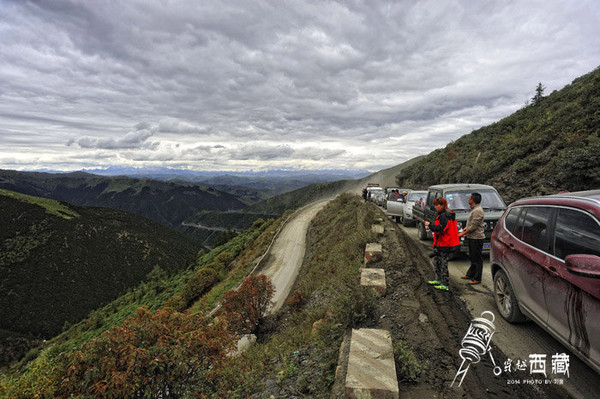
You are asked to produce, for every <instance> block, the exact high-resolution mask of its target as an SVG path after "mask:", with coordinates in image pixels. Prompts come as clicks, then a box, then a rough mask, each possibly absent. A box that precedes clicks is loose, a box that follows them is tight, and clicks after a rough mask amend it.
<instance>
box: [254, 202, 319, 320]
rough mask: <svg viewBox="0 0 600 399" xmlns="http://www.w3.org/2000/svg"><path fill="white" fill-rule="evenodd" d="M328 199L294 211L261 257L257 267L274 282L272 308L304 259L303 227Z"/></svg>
mask: <svg viewBox="0 0 600 399" xmlns="http://www.w3.org/2000/svg"><path fill="white" fill-rule="evenodd" d="M329 201H330V199H326V200H321V201H317V202H313V203H311V204H309V205H307V206H305V207H303V208H301V209H299V210H298V211H296V213H295V214H294V215H293V216H292V218H291V219H290V220H289V221H288V222H287V224H286V225H285V226H284V227H283V229H282V230H281V231H280V232H279V235H278V236H277V238H276V239H275V242H274V243H273V246H272V247H271V250H270V251H269V254H268V255H267V258H266V259H265V266H263V267H262V268H261V270H259V271H257V272H258V273H261V274H265V275H267V277H269V278H270V279H271V281H272V282H273V284H274V285H275V295H274V297H273V302H275V305H274V306H273V308H272V312H276V311H277V310H279V308H281V305H283V302H284V301H285V299H286V298H287V296H288V295H289V293H290V290H291V289H292V286H293V285H294V282H295V281H296V276H297V275H298V271H299V270H300V266H302V261H303V259H304V252H305V250H306V231H307V229H308V225H309V224H310V221H311V220H312V219H313V217H314V216H315V215H316V214H317V213H318V212H319V211H320V210H321V209H323V207H324V206H325V205H326V204H327V203H328V202H329Z"/></svg>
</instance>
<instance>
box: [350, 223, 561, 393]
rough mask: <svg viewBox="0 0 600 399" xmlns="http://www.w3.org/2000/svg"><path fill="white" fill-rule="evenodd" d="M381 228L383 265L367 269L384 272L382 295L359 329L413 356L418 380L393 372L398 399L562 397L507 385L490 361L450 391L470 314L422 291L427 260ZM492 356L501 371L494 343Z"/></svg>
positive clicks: (444, 295)
mask: <svg viewBox="0 0 600 399" xmlns="http://www.w3.org/2000/svg"><path fill="white" fill-rule="evenodd" d="M384 224H385V230H386V231H385V235H384V236H383V237H381V238H380V242H381V243H382V245H383V251H384V252H383V259H382V260H381V261H380V262H378V263H376V264H372V265H369V267H374V268H382V269H385V275H386V283H387V284H386V285H387V293H386V295H385V297H383V298H381V299H380V300H379V301H378V302H377V307H376V311H375V314H374V315H373V316H372V317H371V318H370V319H369V320H368V321H367V322H366V323H365V325H364V326H361V327H365V328H381V329H387V330H390V332H391V335H392V341H393V342H394V345H395V346H396V345H397V344H398V343H399V341H403V342H404V344H405V345H404V346H405V347H407V348H410V349H411V350H412V352H413V353H414V355H415V357H416V363H417V364H418V367H416V368H414V370H417V372H419V371H420V375H418V377H416V378H414V379H415V380H416V381H410V379H411V378H407V376H406V375H407V373H406V371H404V372H402V371H401V370H397V373H398V377H399V384H400V393H401V397H403V398H465V397H467V398H484V397H506V398H508V397H511V398H562V397H566V395H565V394H564V392H563V391H561V390H559V389H557V388H555V387H554V386H542V387H543V389H544V390H543V391H542V390H540V389H541V388H540V387H539V386H535V385H509V384H507V378H506V376H505V375H500V376H499V377H496V376H495V375H494V372H493V368H494V366H493V364H492V361H491V359H490V357H489V355H485V356H482V359H481V362H480V363H477V364H472V365H471V366H470V367H469V370H468V372H467V374H466V377H465V378H464V380H463V381H462V384H461V385H460V386H459V381H460V377H459V378H458V379H457V381H456V382H455V383H454V386H453V387H451V384H452V381H453V380H454V378H455V375H456V373H457V370H458V368H459V367H460V365H461V362H462V359H461V357H460V355H459V349H460V348H461V341H462V339H463V337H464V336H465V334H466V333H467V330H468V328H469V325H470V324H471V317H470V316H469V312H468V311H467V309H466V308H465V306H464V304H463V302H462V301H461V300H460V298H459V297H458V296H456V295H455V294H453V293H452V292H444V291H438V290H435V289H434V288H432V287H430V286H429V285H427V283H426V282H427V280H431V279H433V278H434V274H433V269H432V267H431V263H430V261H429V259H427V258H426V257H424V256H423V255H422V253H421V252H420V251H419V248H417V247H415V246H414V244H413V243H412V241H411V240H410V238H409V237H408V236H406V234H405V233H404V232H403V231H402V230H401V229H399V228H397V226H396V225H394V224H393V223H391V222H390V221H389V220H387V219H384ZM492 355H493V357H494V360H495V363H496V365H498V366H502V365H503V363H504V361H505V360H506V356H505V355H504V354H503V353H502V352H500V351H499V350H498V348H495V347H494V346H493V340H492ZM396 356H398V355H397V354H396ZM397 367H398V363H397ZM414 370H413V371H414Z"/></svg>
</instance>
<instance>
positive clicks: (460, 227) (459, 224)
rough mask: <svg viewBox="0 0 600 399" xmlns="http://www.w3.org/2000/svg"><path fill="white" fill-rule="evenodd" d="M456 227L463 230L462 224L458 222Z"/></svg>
mask: <svg viewBox="0 0 600 399" xmlns="http://www.w3.org/2000/svg"><path fill="white" fill-rule="evenodd" d="M456 227H458V229H459V230H462V228H463V225H462V222H456Z"/></svg>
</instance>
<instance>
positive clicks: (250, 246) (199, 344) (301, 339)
mask: <svg viewBox="0 0 600 399" xmlns="http://www.w3.org/2000/svg"><path fill="white" fill-rule="evenodd" d="M78 211H79V210H78ZM288 214H289V213H287V214H285V215H284V217H282V218H280V219H278V220H268V221H263V220H257V221H256V222H255V223H254V224H253V225H252V226H251V227H250V228H249V229H248V230H246V231H245V232H243V233H242V234H240V235H239V236H237V237H235V238H234V239H232V240H231V241H229V242H228V243H226V244H224V245H222V246H220V247H218V248H215V249H214V250H213V251H211V252H210V253H207V254H203V255H202V256H199V257H198V259H197V261H196V263H195V265H194V267H192V268H189V269H187V270H185V271H182V272H180V273H179V274H176V275H173V276H171V277H167V276H164V275H162V276H161V275H160V274H158V273H155V274H154V275H153V276H152V278H151V279H149V280H148V281H146V282H144V283H143V284H141V285H140V286H138V287H137V288H135V289H134V290H132V291H130V292H128V293H127V294H125V295H123V296H122V297H120V298H118V299H116V300H115V301H113V302H111V303H110V304H108V305H107V306H105V307H103V308H101V309H99V310H97V311H95V312H92V313H91V314H90V316H89V317H88V318H86V319H85V320H83V321H82V322H80V323H77V324H75V325H73V326H71V327H70V328H68V329H67V330H66V331H65V332H63V333H62V334H61V335H60V336H58V337H55V338H54V339H52V340H50V341H48V342H46V343H45V344H44V345H43V346H42V347H41V348H40V349H39V350H38V351H32V352H30V353H29V354H28V356H27V359H26V361H29V362H26V361H24V362H22V363H21V364H20V365H19V367H16V368H12V369H11V370H9V371H8V372H6V373H4V374H3V375H0V398H5V397H6V398H28V397H35V396H37V397H167V396H171V395H172V396H173V397H227V398H247V397H253V396H256V397H258V396H257V395H260V394H261V393H264V392H265V384H266V383H268V381H271V380H274V381H276V383H277V384H278V385H279V384H280V385H281V386H290V385H291V386H293V388H294V389H297V388H299V387H302V395H303V396H306V397H319V398H324V397H329V392H330V389H331V385H332V383H333V380H334V378H335V365H336V362H337V359H338V349H339V347H340V343H341V341H342V339H343V335H344V331H346V330H347V329H348V328H351V327H352V326H355V325H357V323H360V322H363V321H364V320H366V319H367V318H368V317H369V314H370V312H372V310H373V304H374V303H375V297H374V295H372V294H370V292H368V291H364V290H361V289H359V280H360V278H359V277H360V266H361V265H362V261H363V255H364V254H363V249H364V246H365V243H367V242H370V241H372V240H373V239H374V237H373V233H372V231H371V225H372V223H373V221H374V219H375V217H376V212H375V210H374V207H372V206H367V205H365V204H364V202H363V201H362V200H361V199H360V198H359V197H358V196H352V195H343V196H340V197H338V198H337V199H336V200H335V201H334V202H332V203H331V204H330V205H328V206H327V207H326V209H324V210H323V211H322V212H320V213H319V214H318V215H317V217H316V219H315V221H314V223H313V224H312V226H311V228H310V230H309V252H308V253H307V255H308V257H307V263H306V265H305V266H304V267H303V270H302V272H301V273H300V275H299V280H298V281H297V284H296V285H295V291H294V294H293V295H292V297H291V299H290V300H289V301H288V302H287V303H286V305H285V306H284V309H283V310H282V312H284V313H282V316H281V318H278V317H275V318H273V317H271V318H270V319H269V320H262V321H260V320H259V321H258V324H255V325H254V329H253V330H252V331H254V332H255V333H256V334H257V335H258V336H259V337H260V338H259V340H258V341H257V344H256V345H254V346H253V347H252V348H250V349H249V351H248V352H246V353H244V354H243V355H241V356H229V355H228V353H229V352H230V350H231V348H232V345H233V344H235V343H236V342H237V339H238V337H239V336H238V335H237V334H239V333H240V332H239V331H237V330H234V329H233V328H234V327H233V326H234V324H233V323H231V322H232V321H235V320H237V318H236V316H238V315H239V314H252V312H249V313H237V312H231V313H227V311H226V309H228V307H226V306H225V305H224V306H223V309H224V312H223V313H219V318H218V319H214V318H213V317H212V316H207V314H208V311H209V310H210V309H213V308H214V307H215V304H216V303H217V302H221V303H222V301H226V300H227V298H231V293H232V292H233V291H232V289H233V288H236V287H238V286H240V282H241V281H242V280H243V279H244V278H245V277H246V276H248V274H249V273H250V272H251V270H252V269H253V266H254V265H256V262H257V260H258V259H260V258H261V255H262V254H264V253H265V250H266V248H267V247H268V246H269V243H270V242H271V240H272V239H273V237H274V236H275V232H276V231H277V230H278V228H279V227H280V226H281V225H282V223H283V222H284V220H285V218H286V217H287V216H288ZM342 236H343V238H344V239H343V240H340V237H342ZM244 281H247V280H244ZM243 287H244V284H242V285H241V287H240V290H239V291H243V289H244V288H243ZM247 287H248V289H247V290H246V291H244V295H245V296H243V297H238V298H237V301H236V302H233V304H237V306H239V309H241V310H242V311H244V310H253V309H254V307H253V306H254V305H253V304H255V303H256V302H257V300H258V299H259V298H264V297H265V294H264V289H262V287H260V285H253V286H247ZM332 287H333V289H332ZM228 293H229V295H228ZM142 305H143V307H142V308H140V306H142ZM230 305H231V303H230ZM223 318H226V319H227V318H228V319H227V320H228V323H226V324H224V323H222V322H220V321H219V320H222V319H223ZM315 323H317V324H318V325H319V326H320V327H319V328H315V327H314V326H315V325H317V324H315ZM300 352H301V353H302V356H303V358H306V359H309V360H307V362H308V364H305V365H303V366H302V370H301V367H300V365H299V363H297V362H299V361H298V360H297V359H298V354H299V353H300ZM299 376H301V377H302V379H298V377H299ZM302 381H304V382H302ZM167 393H168V395H167ZM161 395H162V396H161Z"/></svg>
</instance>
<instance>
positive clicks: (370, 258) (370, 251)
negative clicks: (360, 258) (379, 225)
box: [365, 242, 383, 264]
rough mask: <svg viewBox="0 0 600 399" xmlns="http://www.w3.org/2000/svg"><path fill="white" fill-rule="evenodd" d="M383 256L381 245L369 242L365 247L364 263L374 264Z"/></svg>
mask: <svg viewBox="0 0 600 399" xmlns="http://www.w3.org/2000/svg"><path fill="white" fill-rule="evenodd" d="M382 256H383V248H382V247H381V244H379V243H376V242H370V243H368V244H367V245H366V246H365V263H367V264H369V263H374V262H378V261H380V260H381V258H382Z"/></svg>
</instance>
